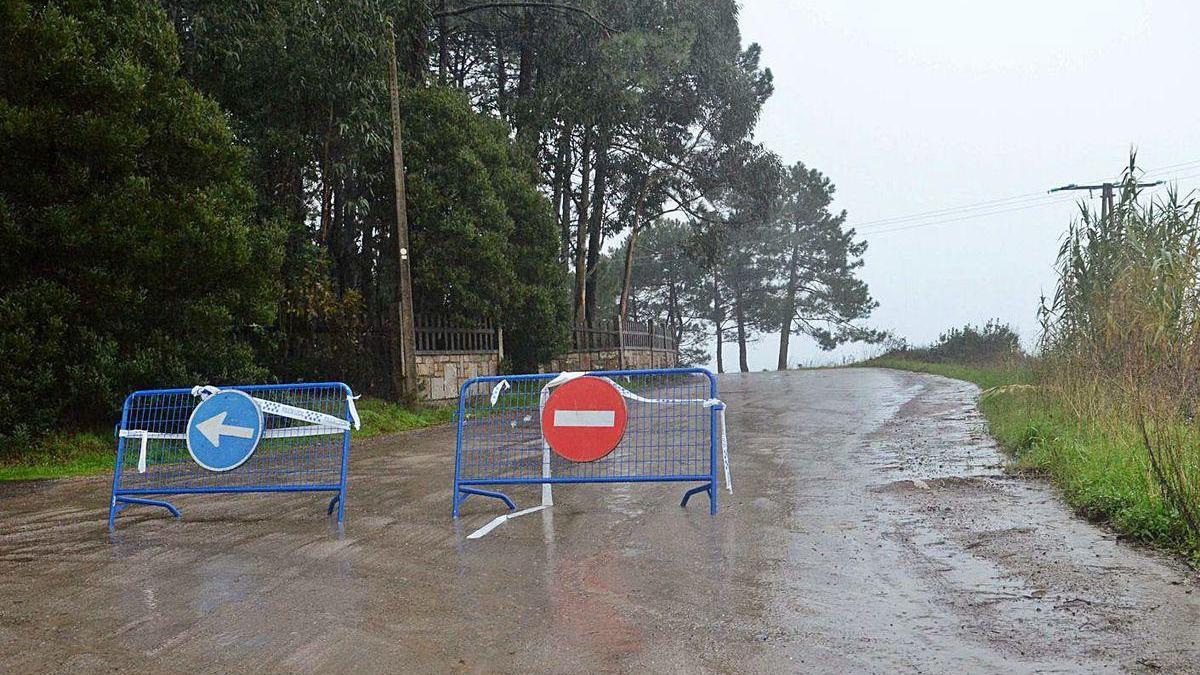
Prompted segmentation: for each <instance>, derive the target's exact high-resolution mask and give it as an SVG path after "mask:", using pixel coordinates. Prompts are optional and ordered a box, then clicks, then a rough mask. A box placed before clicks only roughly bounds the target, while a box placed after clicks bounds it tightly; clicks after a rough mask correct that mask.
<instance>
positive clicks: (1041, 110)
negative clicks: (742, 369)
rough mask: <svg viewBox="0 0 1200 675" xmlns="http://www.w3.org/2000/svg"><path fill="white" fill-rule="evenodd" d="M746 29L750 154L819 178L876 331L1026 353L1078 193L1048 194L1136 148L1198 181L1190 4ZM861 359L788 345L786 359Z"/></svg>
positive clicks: (794, 12)
mask: <svg viewBox="0 0 1200 675" xmlns="http://www.w3.org/2000/svg"><path fill="white" fill-rule="evenodd" d="M741 26H742V37H743V41H744V42H746V43H750V42H757V43H759V44H761V45H762V47H763V65H765V66H767V67H769V68H770V69H771V71H772V72H773V73H774V75H775V95H774V96H773V97H772V98H771V99H770V100H769V101H768V102H767V105H766V108H765V110H764V113H763V118H762V121H761V122H760V124H759V127H758V132H757V137H758V140H760V141H762V142H764V143H765V144H766V145H767V146H768V147H770V148H771V149H772V150H774V151H775V152H777V153H779V154H780V155H781V156H782V157H783V159H784V161H785V162H788V163H792V162H795V161H803V162H804V163H805V164H807V165H809V166H811V167H815V168H818V169H820V170H821V171H823V172H825V173H826V174H827V175H828V176H830V177H831V178H832V180H833V181H834V183H835V184H836V185H837V200H836V202H835V206H836V207H838V208H842V209H846V210H847V211H848V212H849V224H850V225H851V226H854V227H858V229H859V231H860V232H861V236H862V237H865V238H866V239H867V240H868V241H869V242H870V248H869V250H868V252H867V255H866V267H865V269H864V270H863V277H864V278H865V279H866V281H867V282H868V283H869V285H870V287H871V291H872V293H873V294H874V296H875V298H876V299H877V300H878V301H879V309H878V310H876V312H875V314H874V317H873V318H872V323H873V324H874V325H875V326H876V327H879V328H885V329H889V330H892V331H894V332H895V333H897V334H898V335H901V336H904V337H907V338H908V339H909V341H910V342H914V343H922V342H928V341H930V340H932V339H935V338H936V337H937V335H938V334H939V333H940V332H941V331H942V330H944V329H945V328H947V327H949V326H955V325H962V324H964V323H967V322H972V323H980V322H983V321H986V320H987V319H988V318H989V317H998V318H1000V319H1001V320H1002V321H1007V322H1009V323H1011V324H1013V325H1014V326H1015V327H1017V328H1018V329H1019V331H1020V332H1021V334H1022V336H1023V338H1024V339H1025V340H1026V342H1032V340H1033V339H1034V338H1035V337H1036V333H1037V318H1036V310H1037V304H1038V297H1039V294H1041V293H1046V294H1047V295H1049V294H1052V293H1053V290H1054V272H1053V269H1052V264H1053V262H1054V256H1055V253H1056V251H1057V248H1058V243H1059V239H1060V237H1061V235H1062V233H1063V231H1064V229H1065V227H1066V226H1067V224H1068V223H1069V222H1070V221H1071V220H1072V219H1073V218H1074V217H1075V214H1076V213H1077V207H1076V206H1075V201H1076V200H1077V199H1079V198H1081V197H1085V196H1086V195H1085V193H1074V194H1073V196H1069V197H1063V198H1057V199H1056V198H1053V197H1049V196H1046V197H1044V198H1043V197H1042V194H1043V193H1045V191H1046V190H1047V189H1049V188H1051V187H1055V186H1058V185H1063V184H1066V183H1072V182H1075V183H1084V182H1096V181H1103V180H1105V179H1109V178H1113V177H1115V176H1116V174H1118V173H1119V172H1120V170H1121V168H1122V166H1123V164H1124V162H1125V161H1126V158H1127V155H1128V152H1129V148H1130V147H1131V146H1136V147H1137V149H1138V159H1139V164H1140V165H1142V166H1143V167H1145V168H1147V169H1155V168H1158V167H1172V168H1168V169H1165V170H1163V171H1160V172H1158V173H1157V174H1154V175H1153V176H1152V177H1155V178H1157V177H1163V178H1171V177H1176V178H1179V179H1180V180H1179V184H1180V185H1181V186H1186V187H1189V188H1190V187H1196V186H1200V105H1198V103H1200V93H1198V91H1197V88H1198V87H1200V80H1198V79H1197V67H1198V66H1200V40H1198V39H1197V36H1196V29H1197V27H1198V26H1200V3H1196V2H1194V1H1193V2H1185V1H1179V2H1173V1H1166V0H1163V1H1161V2H1159V1H1156V2H1148V1H1147V2H1131V1H1129V0H1123V1H1120V2H1118V1H1115V0H1113V1H1103V0H1090V1H1088V2H1082V1H1080V2H1065V1H1060V0H1050V1H1047V0H1041V1H1039V2H1020V1H1013V0H1006V1H1005V2H995V3H985V2H929V1H925V0H920V1H916V2H904V3H900V2H893V1H879V2H833V1H825V2H809V1H801V2H787V1H784V0H745V1H744V4H743V6H742V15H741ZM1185 162H1191V163H1190V164H1185V165H1183V166H1178V167H1174V166H1173V165H1179V164H1182V163H1185ZM1014 197H1019V198H1018V199H1009V198H1014ZM1098 197H1099V196H1098V195H1097V198H1096V200H1095V201H1094V202H1093V203H1094V204H1098V203H1099V202H1098ZM995 200H1008V201H1002V202H998V203H994V204H992V205H991V206H988V207H984V208H982V209H977V210H975V211H969V210H953V211H950V209H956V208H957V207H962V206H969V205H975V204H979V203H981V202H994V201H995ZM1018 208H1019V209H1020V210H1013V209H1018ZM944 209H945V210H947V211H946V212H945V213H943V214H940V215H936V216H931V217H926V218H924V219H913V220H903V221H895V220H893V221H890V222H884V223H880V222H878V221H881V220H884V219H895V218H902V217H905V216H910V215H912V214H921V213H926V212H929V211H938V210H944ZM997 211H1007V212H1005V213H995V212H997ZM980 212H991V213H992V215H987V216H984V217H969V218H964V216H972V215H975V214H978V213H980ZM950 219H957V220H953V221H951V222H940V221H948V220H950ZM935 222H936V224H929V223H935ZM914 225H919V227H911V228H910V229H904V230H895V228H899V227H909V226H914ZM883 230H893V231H889V232H884V231H883ZM776 350H777V342H776V340H775V339H774V338H768V339H763V340H762V341H760V342H759V343H757V344H755V345H754V346H753V347H752V348H751V353H750V367H751V368H752V369H753V370H759V369H762V368H774V366H775V361H776V353H777V352H776ZM862 351H864V350H863V348H862V347H850V348H842V349H839V350H838V351H835V352H833V353H832V354H830V353H825V352H822V351H820V350H819V349H817V348H816V347H815V345H813V344H812V343H811V342H808V341H801V342H800V344H797V343H796V342H795V341H793V346H792V353H791V359H790V360H791V362H792V363H796V362H801V363H823V362H828V361H830V360H840V359H841V358H843V357H844V356H848V355H857V354H859V353H861V352H862ZM725 364H726V368H727V369H730V370H736V368H737V355H736V349H730V350H727V352H726V357H725Z"/></svg>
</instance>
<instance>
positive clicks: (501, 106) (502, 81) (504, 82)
mask: <svg viewBox="0 0 1200 675" xmlns="http://www.w3.org/2000/svg"><path fill="white" fill-rule="evenodd" d="M507 90H508V64H506V63H505V62H504V39H503V38H502V37H501V33H499V32H497V33H496V110H497V111H499V113H500V115H501V116H504V115H505V113H506V112H507V106H506V105H505V101H506V100H507V98H508V92H507Z"/></svg>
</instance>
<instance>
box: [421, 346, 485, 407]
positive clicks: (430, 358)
mask: <svg viewBox="0 0 1200 675" xmlns="http://www.w3.org/2000/svg"><path fill="white" fill-rule="evenodd" d="M499 368H500V355H499V353H497V352H483V353H479V352H459V353H447V354H417V379H418V380H420V382H421V391H422V392H423V393H424V397H425V398H426V399H428V400H430V401H447V400H452V399H457V398H458V390H459V388H460V387H462V384H463V382H466V381H467V380H469V379H470V378H472V377H481V376H484V375H495V374H496V371H497V370H498V369H499Z"/></svg>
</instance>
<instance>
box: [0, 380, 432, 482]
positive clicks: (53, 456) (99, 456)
mask: <svg viewBox="0 0 1200 675" xmlns="http://www.w3.org/2000/svg"><path fill="white" fill-rule="evenodd" d="M357 407H358V415H359V417H360V418H361V420H362V428H361V429H359V430H358V431H355V432H354V438H356V439H359V438H370V437H372V436H382V435H385V434H394V433H398V432H401V431H408V430H410V429H420V428H423V427H431V426H436V425H438V424H446V423H448V422H450V421H451V420H453V419H454V407H453V406H449V405H432V406H420V407H406V406H402V405H399V404H397V403H391V402H389V401H383V400H380V399H374V398H366V397H363V398H362V399H359V401H358V405H357ZM116 447H117V446H116V441H115V440H114V439H113V436H112V432H111V431H110V432H107V433H104V432H99V431H89V432H81V433H74V434H55V435H52V436H49V437H47V438H45V439H43V440H42V441H41V442H39V443H37V444H36V445H34V446H33V447H31V448H29V449H27V450H24V451H21V452H18V453H16V454H15V455H13V456H6V457H5V458H4V459H0V481H10V480H37V479H45V478H67V477H70V476H89V475H94V474H98V473H106V472H109V471H112V468H113V461H114V458H115V455H116Z"/></svg>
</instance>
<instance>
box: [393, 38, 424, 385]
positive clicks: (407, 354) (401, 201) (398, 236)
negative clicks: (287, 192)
mask: <svg viewBox="0 0 1200 675" xmlns="http://www.w3.org/2000/svg"><path fill="white" fill-rule="evenodd" d="M387 38H388V40H387V43H388V95H389V97H390V99H391V107H392V168H393V172H394V175H395V180H396V230H395V232H394V233H393V235H394V238H395V242H396V286H397V288H396V300H395V302H393V303H392V316H391V319H392V322H394V325H395V328H394V329H393V339H392V343H393V344H392V345H391V352H392V392H393V395H395V396H396V397H397V398H399V397H401V396H406V395H412V394H415V393H416V390H417V359H416V352H417V332H416V328H415V326H414V325H413V296H412V271H411V269H410V265H409V260H408V207H407V205H408V201H407V198H406V196H405V189H404V146H403V143H402V132H401V129H400V79H399V75H398V74H397V72H396V33H395V30H394V28H392V26H391V24H390V23H389V25H388V36H387Z"/></svg>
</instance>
